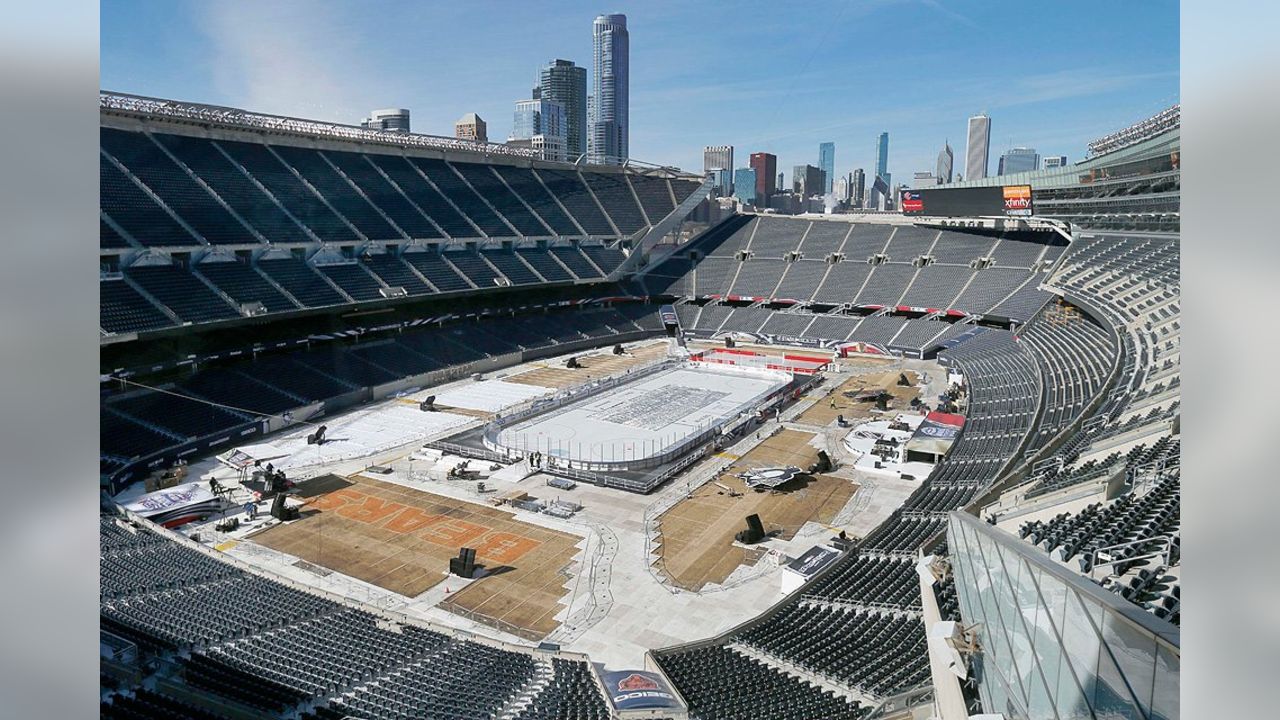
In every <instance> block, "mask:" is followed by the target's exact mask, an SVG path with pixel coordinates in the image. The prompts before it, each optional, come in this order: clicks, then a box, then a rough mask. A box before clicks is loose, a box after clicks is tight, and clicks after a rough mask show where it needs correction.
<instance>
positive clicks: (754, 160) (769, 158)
mask: <svg viewBox="0 0 1280 720" xmlns="http://www.w3.org/2000/svg"><path fill="white" fill-rule="evenodd" d="M748 164H749V165H750V166H751V169H752V170H755V171H756V197H757V198H758V199H759V202H760V204H761V205H764V204H766V203H768V202H769V198H771V197H773V194H774V193H775V192H777V191H778V188H780V187H782V179H781V176H780V175H777V172H778V157H777V156H776V155H772V154H770V153H765V152H757V153H751V158H750V162H749V163H748ZM775 182H776V183H777V184H775Z"/></svg>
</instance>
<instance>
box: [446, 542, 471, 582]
mask: <svg viewBox="0 0 1280 720" xmlns="http://www.w3.org/2000/svg"><path fill="white" fill-rule="evenodd" d="M449 572H450V573H452V574H454V575H457V576H458V577H460V578H473V577H475V574H476V551H475V549H474V548H466V547H464V548H459V549H458V557H456V558H449Z"/></svg>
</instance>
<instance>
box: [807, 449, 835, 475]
mask: <svg viewBox="0 0 1280 720" xmlns="http://www.w3.org/2000/svg"><path fill="white" fill-rule="evenodd" d="M812 472H815V473H824V472H831V456H830V455H828V454H827V451H826V450H819V451H818V462H816V463H814V465H813V470H812Z"/></svg>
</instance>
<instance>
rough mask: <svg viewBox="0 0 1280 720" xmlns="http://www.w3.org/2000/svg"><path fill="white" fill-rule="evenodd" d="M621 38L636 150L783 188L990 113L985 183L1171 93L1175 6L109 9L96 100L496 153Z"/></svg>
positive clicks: (316, 4)
mask: <svg viewBox="0 0 1280 720" xmlns="http://www.w3.org/2000/svg"><path fill="white" fill-rule="evenodd" d="M602 12H624V13H626V14H627V16H628V25H629V28H630V31H631V64H632V75H631V138H632V139H631V155H632V157H635V158H637V159H640V160H645V161H648V162H654V163H664V164H672V165H678V166H680V167H683V168H685V169H690V170H700V169H701V165H702V147H703V146H704V145H719V144H729V145H733V146H735V148H736V155H735V160H736V161H737V164H738V165H739V166H742V165H745V164H746V160H747V156H748V154H749V153H751V152H757V151H764V152H771V153H774V154H776V155H777V156H778V167H779V169H780V170H783V171H785V172H786V173H787V178H788V182H789V181H790V177H791V168H792V166H794V165H798V164H803V163H811V164H815V165H816V164H817V157H818V144H819V143H821V142H824V141H832V142H834V143H835V144H836V171H837V172H838V173H846V172H849V171H850V170H852V169H853V168H855V167H862V168H868V169H869V168H871V167H872V166H873V162H874V153H875V141H876V136H877V135H879V133H880V132H881V131H882V130H887V131H888V132H889V134H890V154H889V170H890V172H892V173H893V175H894V180H895V182H909V181H910V177H911V174H912V173H913V172H915V171H918V170H932V169H933V168H934V163H935V160H936V157H937V153H938V150H939V149H941V147H942V143H943V141H944V140H947V139H949V140H950V141H951V146H952V148H953V149H954V150H955V153H956V156H957V167H960V165H961V163H960V162H959V159H960V157H961V156H963V154H964V145H965V139H964V134H965V126H966V125H965V123H966V118H967V117H968V116H969V115H972V114H974V113H976V112H986V113H987V114H989V115H990V116H991V118H992V140H991V146H992V154H991V169H992V171H993V172H994V170H995V164H996V159H997V157H998V156H999V153H1000V152H1001V151H1003V150H1004V149H1007V148H1008V147H1012V146H1014V145H1025V146H1031V147H1034V148H1036V149H1037V150H1038V151H1040V153H1041V154H1065V155H1067V156H1068V157H1069V158H1070V159H1071V160H1073V161H1074V160H1078V159H1079V158H1080V157H1081V156H1082V155H1083V153H1084V147H1085V144H1086V143H1087V142H1088V141H1089V140H1091V139H1093V138H1095V137H1098V136H1100V135H1104V134H1106V133H1107V132H1110V131H1112V130H1115V129H1118V128H1120V127H1123V126H1124V125H1126V124H1128V123H1130V122H1132V121H1135V120H1138V119H1141V118H1142V117H1145V116H1147V115H1150V114H1153V113H1155V112H1156V111H1158V110H1160V109H1162V108H1164V107H1167V106H1168V105H1171V104H1173V103H1175V102H1178V99H1179V65H1178V49H1179V48H1178V30H1179V26H1178V3H1177V2H1176V1H1174V0H1141V1H1140V2H1131V3H1117V2H1114V0H1112V1H1110V2H1096V1H1094V0H1074V1H1072V2H1038V1H1036V0H1024V2H1021V3H1004V2H1001V3H996V2H949V1H947V0H865V1H861V0H846V1H844V2H841V1H838V0H810V1H808V2H803V3H800V2H795V3H791V2H778V1H777V0H774V1H773V2H761V1H758V0H737V1H736V2H711V1H709V0H699V1H698V2H688V1H684V2H676V1H668V0H647V1H645V2H617V1H616V0H615V1H614V2H611V3H609V4H607V5H602V4H598V3H583V2H545V1H544V2H498V1H497V0H471V1H469V2H462V3H459V2H447V3H446V2H384V1H383V0H364V1H362V2H354V1H352V0H305V1H302V0H299V1H297V2H294V1H292V0H270V1H268V0H257V1H256V2H255V1H254V0H201V1H198V2H197V1H192V0H103V2H102V4H101V32H102V36H101V60H102V65H101V72H102V79H101V85H102V87H103V88H104V89H110V90H117V91H122V92H132V93H138V94H143V95H154V96H159V97H167V98H175V99H182V100H190V101H195V102H207V103H216V104H223V105H231V106H235V107H241V108H245V109H250V110H256V111H260V112H269V113H279V114H286V115H295V116H300V117H308V118H316V119H322V120H330V121H337V122H348V123H355V122H358V121H359V120H360V119H361V118H362V117H364V115H365V114H366V113H367V112H368V111H369V110H370V109H372V108H375V107H388V106H395V107H407V108H409V109H410V110H411V111H412V116H413V127H414V130H415V131H416V132H426V133H433V134H443V135H450V134H452V132H453V121H454V120H456V119H457V118H458V117H460V116H462V115H463V114H464V113H466V112H472V111H474V112H477V113H479V114H480V116H481V117H483V118H485V120H486V121H487V122H488V123H489V135H490V138H491V139H494V138H497V139H498V140H502V139H505V138H506V136H507V133H508V131H509V130H510V128H511V115H512V104H513V102H514V101H515V100H517V99H520V98H524V97H527V96H528V92H529V89H530V88H531V87H532V85H533V82H534V79H535V76H536V71H537V68H538V66H539V65H540V64H541V63H543V62H545V61H547V60H550V59H552V58H557V57H559V58H566V59H569V60H573V61H575V62H577V63H578V64H579V65H584V66H587V67H589V66H590V59H591V22H592V19H593V18H594V17H595V15H597V14H599V13H602Z"/></svg>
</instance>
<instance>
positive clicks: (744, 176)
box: [733, 168, 758, 205]
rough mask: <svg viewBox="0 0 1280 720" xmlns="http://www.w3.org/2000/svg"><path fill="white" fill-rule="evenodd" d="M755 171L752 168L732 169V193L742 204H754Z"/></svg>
mask: <svg viewBox="0 0 1280 720" xmlns="http://www.w3.org/2000/svg"><path fill="white" fill-rule="evenodd" d="M756 180H757V178H756V171H755V169H754V168H738V169H737V170H734V171H733V194H734V196H735V197H737V198H738V199H739V200H741V201H742V202H743V203H744V204H747V205H755V204H756V188H757V187H758V186H757V183H756Z"/></svg>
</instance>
